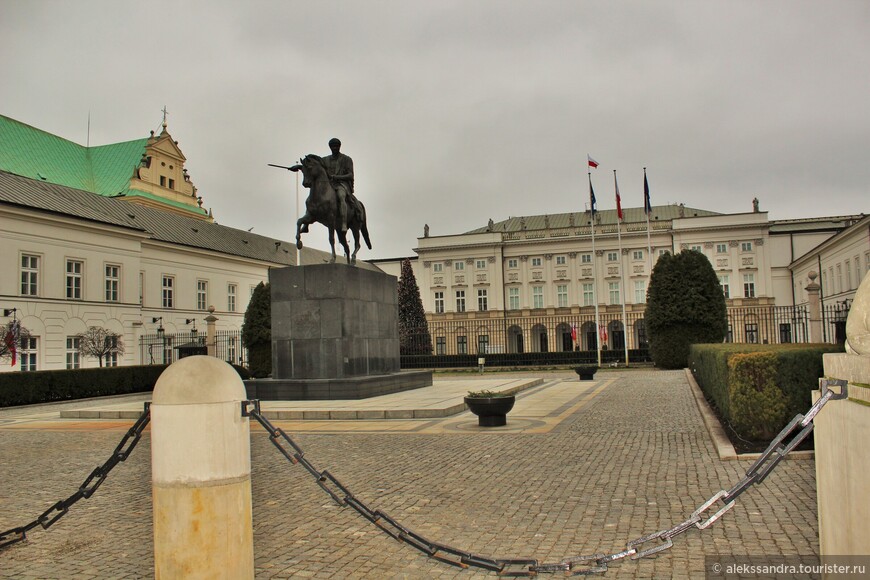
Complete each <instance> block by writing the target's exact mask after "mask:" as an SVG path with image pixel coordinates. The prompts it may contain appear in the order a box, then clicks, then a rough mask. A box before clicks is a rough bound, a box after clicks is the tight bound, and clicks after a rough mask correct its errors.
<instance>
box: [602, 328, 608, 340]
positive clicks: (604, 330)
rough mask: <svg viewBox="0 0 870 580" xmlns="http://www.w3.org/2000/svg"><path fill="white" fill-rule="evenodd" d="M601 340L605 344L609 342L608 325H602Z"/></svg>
mask: <svg viewBox="0 0 870 580" xmlns="http://www.w3.org/2000/svg"><path fill="white" fill-rule="evenodd" d="M601 342H602V343H604V344H606V343H607V327H606V326H602V327H601Z"/></svg>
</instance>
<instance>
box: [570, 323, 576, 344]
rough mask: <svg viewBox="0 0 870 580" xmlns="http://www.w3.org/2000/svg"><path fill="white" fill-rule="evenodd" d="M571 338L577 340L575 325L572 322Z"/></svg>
mask: <svg viewBox="0 0 870 580" xmlns="http://www.w3.org/2000/svg"><path fill="white" fill-rule="evenodd" d="M571 340H573V341H574V342H577V325H576V324H574V325H573V326H571Z"/></svg>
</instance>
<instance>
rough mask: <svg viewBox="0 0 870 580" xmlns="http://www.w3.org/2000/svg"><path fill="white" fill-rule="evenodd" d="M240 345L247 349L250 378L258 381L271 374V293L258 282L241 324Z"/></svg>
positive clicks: (269, 286)
mask: <svg viewBox="0 0 870 580" xmlns="http://www.w3.org/2000/svg"><path fill="white" fill-rule="evenodd" d="M242 344H244V346H245V348H247V349H248V370H249V371H250V372H251V376H253V377H254V378H258V379H259V378H263V377H268V376H269V375H270V374H272V292H271V285H270V284H268V283H267V284H263V283H262V282H260V283H259V284H257V287H256V288H254V293H253V294H251V301H250V302H249V303H248V309H247V310H245V321H244V323H243V324H242Z"/></svg>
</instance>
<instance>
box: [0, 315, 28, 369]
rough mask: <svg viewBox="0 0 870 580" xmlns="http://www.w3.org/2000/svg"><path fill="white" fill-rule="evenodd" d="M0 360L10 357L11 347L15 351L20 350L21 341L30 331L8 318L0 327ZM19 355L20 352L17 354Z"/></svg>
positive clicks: (26, 337)
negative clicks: (0, 334)
mask: <svg viewBox="0 0 870 580" xmlns="http://www.w3.org/2000/svg"><path fill="white" fill-rule="evenodd" d="M0 333H2V336H0V361H5V360H6V359H11V358H12V348H13V345H14V348H15V352H16V353H20V352H21V343H22V341H25V340H27V339H29V338H30V331H29V330H27V329H26V328H24V327H23V326H21V323H20V322H17V323H16V322H13V321H12V320H10V321H9V322H7V323H6V324H4V325H3V326H2V327H0ZM18 356H19V357H20V354H19V355H18Z"/></svg>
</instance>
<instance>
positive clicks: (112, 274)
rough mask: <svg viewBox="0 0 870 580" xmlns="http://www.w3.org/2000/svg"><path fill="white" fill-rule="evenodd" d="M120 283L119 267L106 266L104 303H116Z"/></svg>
mask: <svg viewBox="0 0 870 580" xmlns="http://www.w3.org/2000/svg"><path fill="white" fill-rule="evenodd" d="M120 283H121V266H112V265H109V264H106V302H117V301H118V298H119V295H118V287H119V284H120Z"/></svg>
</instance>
